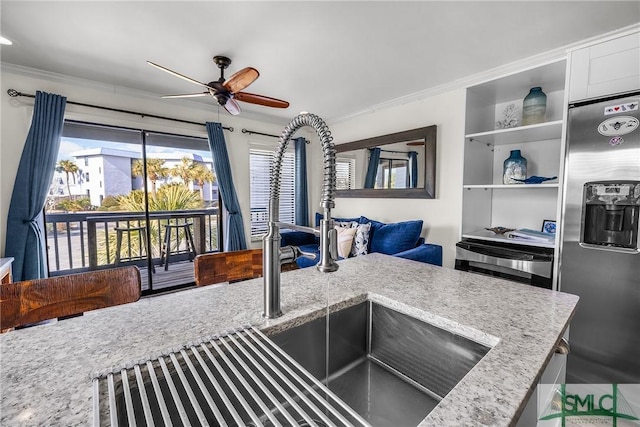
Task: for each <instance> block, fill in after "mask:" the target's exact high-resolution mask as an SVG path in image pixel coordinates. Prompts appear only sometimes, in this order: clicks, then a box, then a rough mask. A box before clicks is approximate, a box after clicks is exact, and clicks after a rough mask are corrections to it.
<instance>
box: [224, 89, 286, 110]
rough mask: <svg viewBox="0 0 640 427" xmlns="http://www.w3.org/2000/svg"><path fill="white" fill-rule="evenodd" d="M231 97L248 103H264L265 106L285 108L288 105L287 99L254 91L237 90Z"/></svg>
mask: <svg viewBox="0 0 640 427" xmlns="http://www.w3.org/2000/svg"><path fill="white" fill-rule="evenodd" d="M233 97H234V98H235V99H236V100H238V101H242V102H248V103H250V104H258V105H264V106H266V107H275V108H287V107H288V106H289V103H288V102H287V101H283V100H281V99H276V98H270V97H268V96H264V95H256V94H255V93H249V92H238V93H236V94H234V95H233Z"/></svg>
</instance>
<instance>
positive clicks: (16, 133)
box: [0, 64, 293, 257]
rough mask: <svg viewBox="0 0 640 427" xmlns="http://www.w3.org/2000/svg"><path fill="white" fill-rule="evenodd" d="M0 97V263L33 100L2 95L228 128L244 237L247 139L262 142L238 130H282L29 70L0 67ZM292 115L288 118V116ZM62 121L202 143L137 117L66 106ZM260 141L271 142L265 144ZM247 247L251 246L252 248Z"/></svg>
mask: <svg viewBox="0 0 640 427" xmlns="http://www.w3.org/2000/svg"><path fill="white" fill-rule="evenodd" d="M0 86H1V92H0V121H1V124H2V129H1V132H0V257H1V256H4V248H5V237H6V220H7V213H8V210H9V204H10V202H11V194H12V192H13V183H14V180H15V175H16V172H17V170H18V164H19V162H20V156H21V155H22V149H23V147H24V142H25V139H26V136H27V133H28V131H29V126H30V124H31V114H32V111H33V99H30V98H25V97H20V98H11V97H9V96H8V95H7V90H8V89H10V88H11V89H16V90H18V91H20V92H23V93H30V94H34V93H35V91H36V90H43V91H46V92H51V93H57V94H60V95H64V96H66V97H67V98H68V100H69V101H75V102H82V103H88V104H96V105H101V106H108V107H112V108H119V109H126V110H133V111H140V112H144V113H147V114H154V115H160V116H166V117H174V118H179V119H184V120H189V121H195V122H201V123H204V122H205V121H220V122H222V124H223V126H232V127H234V128H235V131H234V132H229V131H225V138H226V141H227V149H228V151H229V158H230V162H231V169H232V170H233V179H234V184H235V186H236V190H237V193H238V198H239V201H240V207H241V209H242V215H243V218H244V220H245V232H246V235H247V236H249V234H250V233H249V232H250V224H249V222H248V221H249V218H250V215H249V212H250V200H249V142H248V141H249V139H250V138H252V139H253V140H255V139H256V138H258V139H259V138H265V137H257V136H252V137H249V135H248V134H243V133H242V132H241V129H242V128H247V129H251V130H256V131H260V132H265V133H270V134H276V135H278V134H280V132H281V131H282V129H283V128H284V126H285V125H286V121H285V122H283V123H282V124H274V123H268V122H266V121H262V120H258V119H255V118H248V116H249V114H243V115H242V116H237V117H233V116H230V115H229V114H227V113H226V112H225V111H222V112H220V114H219V115H218V108H217V107H216V105H215V104H213V103H211V104H210V105H206V104H202V105H200V104H198V103H195V102H189V101H178V102H172V101H168V100H162V99H158V97H157V96H152V95H149V94H146V93H142V92H136V91H132V90H128V89H123V88H118V87H114V86H109V85H104V84H101V83H96V82H90V81H85V80H80V79H73V78H70V77H66V76H60V75H55V74H50V73H44V72H40V71H37V70H29V69H22V68H17V67H13V66H10V65H7V64H2V81H1V84H0ZM292 114H293V113H292ZM65 117H66V118H69V119H75V120H84V121H88V122H96V123H104V124H111V125H120V126H127V127H132V128H144V129H149V130H156V131H164V132H171V133H177V134H185V135H192V136H200V137H206V131H205V129H204V126H195V125H189V124H182V123H177V122H169V121H166V120H159V119H152V118H148V117H146V118H141V117H139V116H134V115H129V114H122V113H116V112H110V111H105V110H99V109H92V108H86V107H80V106H74V105H67V109H66V113H65ZM265 139H266V140H269V141H271V140H273V141H276V142H277V140H276V139H275V138H265ZM257 245H258V244H257V243H256V244H253V245H252V246H254V247H255V246H257Z"/></svg>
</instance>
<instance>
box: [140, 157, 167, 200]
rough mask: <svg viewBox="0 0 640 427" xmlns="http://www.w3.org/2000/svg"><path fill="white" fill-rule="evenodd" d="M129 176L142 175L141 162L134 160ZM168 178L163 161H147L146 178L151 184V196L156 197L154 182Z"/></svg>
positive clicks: (142, 167) (142, 166)
mask: <svg viewBox="0 0 640 427" xmlns="http://www.w3.org/2000/svg"><path fill="white" fill-rule="evenodd" d="M131 174H132V175H133V176H135V177H137V176H143V175H144V165H143V163H142V160H136V161H134V162H133V165H132V166H131ZM167 176H169V169H168V168H167V167H166V166H165V165H164V160H163V159H147V178H148V179H149V181H150V182H151V194H152V195H153V197H156V182H157V181H158V180H159V179H161V178H166V177H167Z"/></svg>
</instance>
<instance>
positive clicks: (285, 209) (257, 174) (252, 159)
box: [249, 148, 295, 239]
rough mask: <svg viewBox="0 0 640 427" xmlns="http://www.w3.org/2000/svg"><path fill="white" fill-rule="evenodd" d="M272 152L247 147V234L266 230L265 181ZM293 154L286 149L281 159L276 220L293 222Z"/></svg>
mask: <svg viewBox="0 0 640 427" xmlns="http://www.w3.org/2000/svg"><path fill="white" fill-rule="evenodd" d="M273 155H274V152H273V151H269V150H261V149H256V148H251V149H249V169H250V172H249V173H250V184H251V238H252V239H255V238H258V237H261V236H262V235H263V234H265V233H266V232H267V223H268V221H269V181H270V178H271V162H272V159H273ZM294 160H295V154H294V153H293V151H287V152H286V153H285V154H284V158H283V161H282V170H281V175H280V221H282V222H288V223H291V224H293V223H294V222H295V161H294Z"/></svg>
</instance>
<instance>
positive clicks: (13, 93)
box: [7, 89, 233, 132]
mask: <svg viewBox="0 0 640 427" xmlns="http://www.w3.org/2000/svg"><path fill="white" fill-rule="evenodd" d="M7 94H8V95H9V96H10V97H12V98H15V97H18V96H26V97H27V98H35V97H36V96H35V95H31V94H29V93H22V92H18V91H17V90H15V89H8V90H7ZM67 104H73V105H80V106H82V107H90V108H99V109H101V110H107V111H115V112H116V113H126V114H135V115H136V116H142V117H151V118H154V119H162V120H170V121H172V122H180V123H187V124H190V125H198V126H205V124H204V123H198V122H192V121H189V120H182V119H175V118H173V117H164V116H156V115H154V114H146V113H139V112H137V111H129V110H121V109H119V108H111V107H103V106H101V105H92V104H84V103H82V102H73V101H67ZM222 129H226V130H228V131H229V132H233V127H226V126H222Z"/></svg>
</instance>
